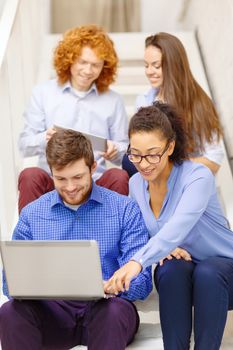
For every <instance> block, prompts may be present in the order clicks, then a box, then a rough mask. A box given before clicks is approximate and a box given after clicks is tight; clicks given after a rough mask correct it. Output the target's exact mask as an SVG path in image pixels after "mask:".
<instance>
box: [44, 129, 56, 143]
mask: <svg viewBox="0 0 233 350" xmlns="http://www.w3.org/2000/svg"><path fill="white" fill-rule="evenodd" d="M55 132H56V129H54V128H49V129H47V131H46V141H47V142H48V141H49V140H50V139H51V137H52V136H53V134H55Z"/></svg>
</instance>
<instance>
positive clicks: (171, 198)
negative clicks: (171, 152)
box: [129, 161, 233, 268]
mask: <svg viewBox="0 0 233 350" xmlns="http://www.w3.org/2000/svg"><path fill="white" fill-rule="evenodd" d="M129 186H130V196H131V197H132V198H134V199H135V200H136V201H137V202H138V204H139V206H140V209H141V211H142V214H143V217H144V221H145V223H146V226H147V228H148V231H149V233H150V236H151V239H150V241H149V242H148V243H147V244H146V245H145V246H144V247H143V248H142V249H140V250H139V251H138V252H137V253H136V254H135V255H134V256H133V260H136V261H138V262H140V263H141V264H142V266H143V267H144V268H145V267H146V266H149V265H151V264H153V263H158V262H159V260H160V259H162V258H164V257H166V256H167V255H168V254H169V253H170V252H171V251H172V250H174V249H175V248H176V247H178V246H179V247H182V248H184V249H186V250H187V251H188V252H189V253H190V254H191V256H192V258H193V260H196V261H200V260H203V259H205V258H208V257H211V256H223V257H229V258H233V232H232V231H231V230H230V229H229V228H228V223H227V220H226V218H225V217H224V215H223V212H222V209H221V206H220V203H219V200H218V197H217V192H216V187H215V178H214V176H213V175H212V173H211V171H210V170H209V169H208V168H207V167H205V166H203V165H201V164H198V163H194V162H191V161H184V162H183V163H182V164H181V165H177V164H174V165H173V168H172V171H171V173H170V176H169V179H168V186H167V187H168V189H167V194H166V197H165V199H164V202H163V205H162V208H161V212H160V215H159V217H158V218H156V217H155V216H154V214H153V212H152V209H151V207H150V195H149V191H148V182H147V181H145V180H144V179H143V177H142V176H141V175H140V174H139V173H137V174H135V175H134V176H133V177H132V178H131V179H130V183H129Z"/></svg>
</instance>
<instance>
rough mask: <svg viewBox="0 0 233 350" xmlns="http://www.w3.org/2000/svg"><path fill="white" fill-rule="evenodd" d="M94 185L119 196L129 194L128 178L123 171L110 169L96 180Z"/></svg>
mask: <svg viewBox="0 0 233 350" xmlns="http://www.w3.org/2000/svg"><path fill="white" fill-rule="evenodd" d="M96 184H97V185H99V186H102V187H105V188H108V189H109V190H112V191H115V192H118V193H120V194H124V195H126V196H127V195H128V194H129V176H128V174H127V172H126V171H125V170H122V169H118V168H111V169H108V170H106V171H105V172H104V173H103V175H102V176H101V177H100V178H99V179H98V180H96Z"/></svg>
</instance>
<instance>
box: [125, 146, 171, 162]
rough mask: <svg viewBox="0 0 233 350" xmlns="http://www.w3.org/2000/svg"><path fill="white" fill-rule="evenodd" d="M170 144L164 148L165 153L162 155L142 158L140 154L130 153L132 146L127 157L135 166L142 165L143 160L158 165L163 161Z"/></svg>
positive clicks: (150, 155)
mask: <svg viewBox="0 0 233 350" xmlns="http://www.w3.org/2000/svg"><path fill="white" fill-rule="evenodd" d="M169 144H170V142H168V143H167V145H166V147H165V148H164V150H163V152H162V153H161V154H145V155H144V156H141V155H140V154H134V153H131V151H130V146H129V147H128V150H127V156H128V159H129V161H130V162H132V163H134V164H140V163H141V161H142V159H143V158H145V159H146V161H147V162H148V163H150V164H158V163H160V161H161V158H162V156H163V155H164V153H165V152H166V151H167V149H168V147H169Z"/></svg>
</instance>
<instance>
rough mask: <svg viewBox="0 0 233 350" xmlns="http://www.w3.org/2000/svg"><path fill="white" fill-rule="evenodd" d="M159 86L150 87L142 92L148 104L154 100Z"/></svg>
mask: <svg viewBox="0 0 233 350" xmlns="http://www.w3.org/2000/svg"><path fill="white" fill-rule="evenodd" d="M158 92H159V88H153V87H152V88H150V89H149V90H148V91H146V92H145V93H144V96H145V98H146V101H147V102H148V103H149V104H152V103H153V102H154V100H155V96H156V95H157V94H158Z"/></svg>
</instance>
